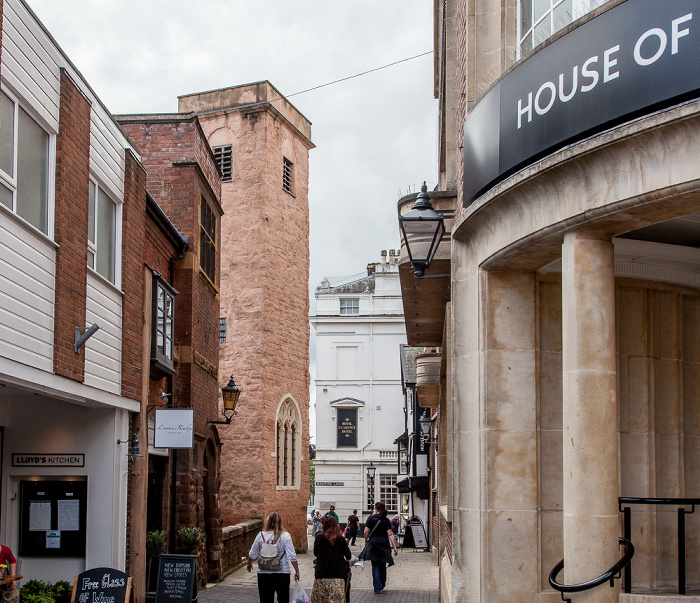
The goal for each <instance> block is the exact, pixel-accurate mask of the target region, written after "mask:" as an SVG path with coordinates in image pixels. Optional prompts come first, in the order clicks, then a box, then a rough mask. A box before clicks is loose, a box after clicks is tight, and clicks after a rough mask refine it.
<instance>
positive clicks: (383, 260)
mask: <svg viewBox="0 0 700 603" xmlns="http://www.w3.org/2000/svg"><path fill="white" fill-rule="evenodd" d="M382 266H386V249H382Z"/></svg>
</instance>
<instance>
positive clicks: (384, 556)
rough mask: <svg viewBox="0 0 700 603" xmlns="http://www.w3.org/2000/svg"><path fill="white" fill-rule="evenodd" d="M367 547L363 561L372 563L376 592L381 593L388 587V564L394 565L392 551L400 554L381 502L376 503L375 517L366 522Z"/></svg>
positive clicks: (384, 506)
mask: <svg viewBox="0 0 700 603" xmlns="http://www.w3.org/2000/svg"><path fill="white" fill-rule="evenodd" d="M365 546H366V547H367V552H366V553H365V555H364V556H363V560H364V559H367V560H369V561H371V562H372V584H373V586H374V592H375V593H380V592H382V590H384V587H385V586H386V566H387V563H388V564H389V565H394V560H393V559H392V557H391V549H392V548H393V549H394V555H398V554H399V547H398V546H397V545H396V539H395V538H394V533H393V532H392V531H391V522H390V521H389V519H388V518H387V510H386V505H385V504H384V503H383V502H381V501H379V502H377V503H375V505H374V515H372V516H371V517H370V518H369V519H368V520H367V521H366V522H365Z"/></svg>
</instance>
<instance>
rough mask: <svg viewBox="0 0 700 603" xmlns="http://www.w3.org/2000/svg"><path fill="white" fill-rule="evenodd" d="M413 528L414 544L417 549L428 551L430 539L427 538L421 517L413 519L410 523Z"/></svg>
mask: <svg viewBox="0 0 700 603" xmlns="http://www.w3.org/2000/svg"><path fill="white" fill-rule="evenodd" d="M408 523H409V525H410V526H411V533H412V534H413V543H414V546H415V548H417V549H427V548H428V539H427V538H426V537H425V528H424V527H423V522H422V521H421V519H420V517H411V520H410V521H409V522H408Z"/></svg>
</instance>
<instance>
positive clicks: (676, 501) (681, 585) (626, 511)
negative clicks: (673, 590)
mask: <svg viewBox="0 0 700 603" xmlns="http://www.w3.org/2000/svg"><path fill="white" fill-rule="evenodd" d="M624 505H674V506H676V507H678V594H680V595H685V591H686V573H685V516H686V515H692V514H693V513H695V506H696V505H699V506H700V498H636V497H631V496H621V497H620V498H619V499H618V507H619V509H620V511H621V512H622V513H623V520H624V531H625V538H629V539H631V538H632V513H631V508H630V507H629V506H624ZM687 506H690V507H691V510H690V511H686V510H685V507H687ZM625 592H626V593H631V592H632V564H630V565H628V566H627V568H626V569H625Z"/></svg>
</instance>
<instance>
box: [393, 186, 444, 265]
mask: <svg viewBox="0 0 700 603" xmlns="http://www.w3.org/2000/svg"><path fill="white" fill-rule="evenodd" d="M399 227H400V228H401V234H402V235H403V240H404V244H405V245H406V251H407V252H408V257H409V259H410V260H411V264H412V265H413V274H414V275H415V277H416V278H438V277H445V276H449V275H445V274H432V275H429V276H425V275H424V273H425V271H426V269H427V268H428V267H430V262H432V261H433V258H434V257H435V252H436V251H437V248H438V246H439V245H440V240H441V239H442V235H444V234H445V216H444V214H439V213H437V212H436V211H435V210H434V209H433V206H432V205H431V203H430V195H428V187H427V186H426V184H425V182H423V186H421V187H420V193H419V194H418V198H417V199H416V202H415V203H414V204H413V207H412V208H411V211H409V212H406V213H405V214H403V215H401V214H399Z"/></svg>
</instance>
